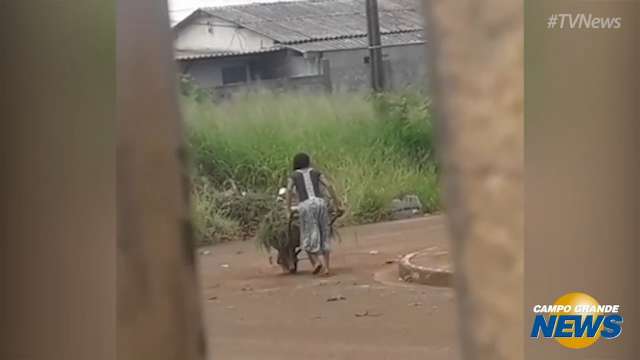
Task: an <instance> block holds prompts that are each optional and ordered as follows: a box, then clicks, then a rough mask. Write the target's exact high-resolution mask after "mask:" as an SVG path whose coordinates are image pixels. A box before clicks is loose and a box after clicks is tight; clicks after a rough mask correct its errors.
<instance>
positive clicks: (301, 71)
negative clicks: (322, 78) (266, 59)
mask: <svg viewBox="0 0 640 360" xmlns="http://www.w3.org/2000/svg"><path fill="white" fill-rule="evenodd" d="M285 67H286V69H287V71H286V74H287V76H289V77H300V76H314V75H319V74H320V71H321V69H320V62H319V59H318V57H317V56H309V57H306V58H305V57H304V56H302V55H301V54H296V53H293V52H291V53H289V55H288V56H287V59H286V64H285Z"/></svg>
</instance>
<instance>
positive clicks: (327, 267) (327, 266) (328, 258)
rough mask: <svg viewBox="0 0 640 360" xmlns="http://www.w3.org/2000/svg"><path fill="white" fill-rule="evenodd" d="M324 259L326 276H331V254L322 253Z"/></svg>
mask: <svg viewBox="0 0 640 360" xmlns="http://www.w3.org/2000/svg"><path fill="white" fill-rule="evenodd" d="M322 259H323V265H324V272H323V274H324V275H329V274H330V271H329V270H330V262H331V253H330V252H328V251H325V252H323V253H322Z"/></svg>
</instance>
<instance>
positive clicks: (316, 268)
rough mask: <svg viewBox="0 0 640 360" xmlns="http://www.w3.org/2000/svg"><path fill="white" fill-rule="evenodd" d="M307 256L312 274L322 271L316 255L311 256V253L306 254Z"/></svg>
mask: <svg viewBox="0 0 640 360" xmlns="http://www.w3.org/2000/svg"><path fill="white" fill-rule="evenodd" d="M308 254H309V261H310V262H311V266H313V274H314V275H315V274H317V273H319V272H320V270H322V262H321V261H320V258H319V257H318V254H312V253H308Z"/></svg>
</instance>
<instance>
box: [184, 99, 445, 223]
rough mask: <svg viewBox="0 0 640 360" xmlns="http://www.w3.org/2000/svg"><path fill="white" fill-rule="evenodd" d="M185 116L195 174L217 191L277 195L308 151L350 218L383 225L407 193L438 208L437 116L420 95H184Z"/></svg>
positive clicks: (428, 206)
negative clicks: (220, 98)
mask: <svg viewBox="0 0 640 360" xmlns="http://www.w3.org/2000/svg"><path fill="white" fill-rule="evenodd" d="M183 113H184V118H185V121H186V125H187V126H186V128H187V135H188V144H189V147H190V152H191V156H192V158H193V160H194V166H195V169H194V170H195V172H196V174H197V176H199V177H205V178H207V179H209V180H210V181H211V183H212V184H213V186H214V187H216V188H218V189H224V188H226V187H228V186H229V184H230V183H233V184H234V185H235V186H237V187H239V188H240V189H243V190H248V191H252V192H255V191H258V192H270V193H274V192H275V191H277V188H279V187H281V186H284V185H285V184H286V178H287V175H288V174H289V172H290V167H291V159H292V157H293V155H295V154H296V153H297V152H301V151H304V152H307V153H309V154H310V155H311V157H312V161H313V163H314V166H315V167H316V168H319V169H320V170H322V171H323V172H325V173H326V174H327V176H328V177H329V178H331V179H332V180H333V182H334V184H335V186H336V188H337V190H338V192H339V193H340V194H341V196H342V197H343V200H344V202H345V203H346V204H347V206H348V210H350V211H349V219H350V220H351V221H352V222H357V223H362V222H371V221H379V220H384V219H386V218H387V217H388V208H387V206H388V204H389V203H390V201H391V200H392V199H393V198H395V197H399V196H403V195H406V194H416V195H418V197H419V198H420V200H421V201H422V203H423V205H424V206H425V208H426V210H427V211H435V210H437V209H438V208H439V201H440V195H439V194H440V193H439V189H438V185H437V164H436V162H435V161H434V160H433V128H432V115H431V111H430V107H429V104H428V103H427V102H425V101H424V97H423V96H421V95H419V94H395V95H391V94H386V95H381V96H376V97H368V96H364V95H360V94H340V95H326V96H318V95H304V94H298V95H296V94H279V95H278V94H269V93H263V94H254V95H247V96H244V97H240V98H237V99H235V100H233V101H227V102H224V103H220V104H213V103H211V102H208V101H202V99H197V98H194V97H183ZM196 201H197V200H196Z"/></svg>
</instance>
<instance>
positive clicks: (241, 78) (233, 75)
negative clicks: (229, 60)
mask: <svg viewBox="0 0 640 360" xmlns="http://www.w3.org/2000/svg"><path fill="white" fill-rule="evenodd" d="M243 82H247V69H246V68H245V66H244V65H239V66H229V67H225V68H222V84H224V85H226V84H234V83H243Z"/></svg>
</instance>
